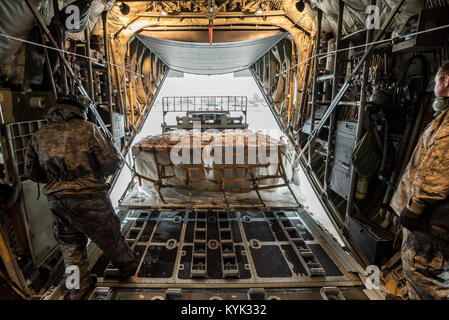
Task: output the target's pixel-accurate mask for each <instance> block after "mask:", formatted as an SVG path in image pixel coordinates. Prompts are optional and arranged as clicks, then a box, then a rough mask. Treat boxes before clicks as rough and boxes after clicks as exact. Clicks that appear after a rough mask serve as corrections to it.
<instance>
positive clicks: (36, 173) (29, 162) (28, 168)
mask: <svg viewBox="0 0 449 320" xmlns="http://www.w3.org/2000/svg"><path fill="white" fill-rule="evenodd" d="M34 145H35V138H34V137H32V138H31V140H30V143H29V144H28V146H27V150H26V160H25V175H26V176H28V178H30V179H31V180H33V181H35V182H38V183H47V182H48V179H47V174H46V173H45V171H44V170H43V169H42V168H41V165H40V163H39V157H38V155H37V153H36V150H35V149H34V148H35V147H34Z"/></svg>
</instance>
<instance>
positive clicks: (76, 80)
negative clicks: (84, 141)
mask: <svg viewBox="0 0 449 320" xmlns="http://www.w3.org/2000/svg"><path fill="white" fill-rule="evenodd" d="M25 2H26V4H27V6H28V8H29V9H30V11H31V12H32V13H33V16H34V18H35V19H36V21H37V22H38V24H39V25H40V27H41V28H42V29H43V30H44V31H45V34H46V35H47V37H48V38H49V39H50V41H51V43H52V44H53V46H54V47H55V48H56V49H58V50H57V52H58V55H59V57H60V58H61V62H62V63H63V65H64V66H65V68H64V70H65V71H66V72H68V73H69V74H70V76H71V77H72V79H73V81H74V83H75V84H76V86H77V88H78V91H79V92H80V93H81V95H83V96H85V97H86V98H87V99H88V100H89V104H88V106H89V109H90V111H91V112H92V113H93V115H94V116H95V120H96V121H97V123H98V124H99V125H100V127H101V129H102V131H103V132H104V134H105V135H106V137H108V138H110V139H112V133H111V132H109V130H108V129H107V127H106V125H105V124H104V122H103V120H102V119H101V117H100V114H99V113H98V111H97V108H96V105H95V102H94V101H93V100H92V99H91V98H90V97H89V94H88V93H87V91H86V89H85V88H84V86H83V83H82V82H81V80H80V79H79V78H78V77H77V76H76V74H75V73H74V71H73V69H72V67H71V66H70V64H69V62H68V61H67V59H66V58H65V56H64V53H63V51H62V50H61V48H60V47H59V45H58V43H57V42H56V40H55V38H54V37H53V35H52V34H51V32H50V30H48V28H47V25H46V24H45V22H44V21H43V20H42V17H41V16H40V14H39V12H38V11H37V10H36V9H35V8H34V7H33V6H32V5H31V4H30V2H29V0H25ZM117 152H118V153H119V155H120V157H121V158H122V160H123V161H124V163H125V164H126V166H127V167H128V168H129V169H130V170H132V167H131V165H130V164H129V163H128V162H127V161H126V159H125V157H124V156H123V155H122V153H121V152H120V150H117Z"/></svg>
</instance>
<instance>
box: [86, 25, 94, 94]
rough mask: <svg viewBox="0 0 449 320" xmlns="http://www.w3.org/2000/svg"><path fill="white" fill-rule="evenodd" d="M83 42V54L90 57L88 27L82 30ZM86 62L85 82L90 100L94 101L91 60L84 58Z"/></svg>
mask: <svg viewBox="0 0 449 320" xmlns="http://www.w3.org/2000/svg"><path fill="white" fill-rule="evenodd" d="M84 44H85V54H86V56H87V57H90V32H89V28H88V27H86V30H84ZM86 63H87V84H88V88H87V89H88V92H89V96H90V98H91V99H92V101H95V89H94V76H93V71H92V60H91V59H86Z"/></svg>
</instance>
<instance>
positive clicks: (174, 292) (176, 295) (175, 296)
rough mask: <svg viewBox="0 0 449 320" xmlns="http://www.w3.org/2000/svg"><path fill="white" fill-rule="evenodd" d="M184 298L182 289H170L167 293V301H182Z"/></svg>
mask: <svg viewBox="0 0 449 320" xmlns="http://www.w3.org/2000/svg"><path fill="white" fill-rule="evenodd" d="M181 297H182V289H180V288H168V289H167V290H166V291H165V299H166V300H180V299H181Z"/></svg>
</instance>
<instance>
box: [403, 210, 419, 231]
mask: <svg viewBox="0 0 449 320" xmlns="http://www.w3.org/2000/svg"><path fill="white" fill-rule="evenodd" d="M399 221H400V223H401V225H402V226H403V227H404V228H407V229H408V230H410V231H414V230H420V229H422V225H421V224H422V221H421V219H420V216H419V215H417V214H415V213H413V212H411V211H410V210H408V209H407V208H404V209H403V210H402V211H401V215H400V217H399Z"/></svg>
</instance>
